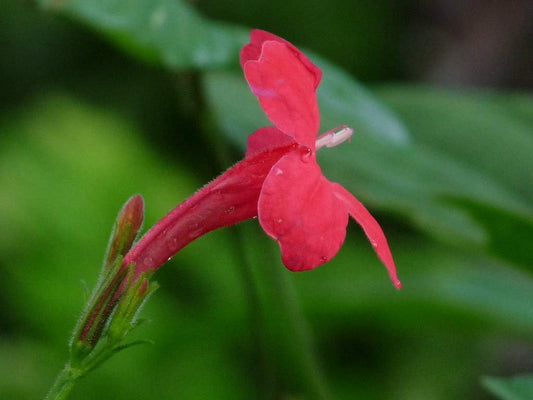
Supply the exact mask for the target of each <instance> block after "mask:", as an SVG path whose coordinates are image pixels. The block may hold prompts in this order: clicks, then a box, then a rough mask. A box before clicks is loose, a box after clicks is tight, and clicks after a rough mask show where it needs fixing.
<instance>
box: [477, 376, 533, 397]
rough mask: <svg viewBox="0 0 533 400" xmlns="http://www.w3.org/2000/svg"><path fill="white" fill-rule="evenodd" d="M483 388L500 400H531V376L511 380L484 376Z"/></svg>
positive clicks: (532, 391)
mask: <svg viewBox="0 0 533 400" xmlns="http://www.w3.org/2000/svg"><path fill="white" fill-rule="evenodd" d="M481 382H482V384H483V386H484V387H485V388H486V389H487V390H488V391H489V392H491V393H492V394H494V395H495V396H496V397H498V398H499V399H501V400H530V399H533V375H521V376H514V377H511V378H496V377H491V376H485V377H483V379H482V380H481Z"/></svg>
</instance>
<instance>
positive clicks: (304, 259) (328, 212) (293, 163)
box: [258, 148, 348, 271]
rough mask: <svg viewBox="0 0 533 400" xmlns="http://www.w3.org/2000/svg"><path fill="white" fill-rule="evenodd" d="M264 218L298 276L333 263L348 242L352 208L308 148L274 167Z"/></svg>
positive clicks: (262, 199) (263, 200)
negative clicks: (339, 196)
mask: <svg viewBox="0 0 533 400" xmlns="http://www.w3.org/2000/svg"><path fill="white" fill-rule="evenodd" d="M258 215H259V222H260V223H261V226H262V227H263V229H264V230H265V232H266V233H267V234H268V235H270V236H271V237H273V238H274V239H276V240H277V241H278V243H279V244H280V247H281V253H282V259H283V263H284V264H285V266H286V267H287V268H289V269H290V270H292V271H302V270H307V269H312V268H315V267H317V266H319V265H321V264H324V263H325V262H327V261H329V260H330V259H331V258H333V256H335V254H337V252H338V251H339V248H340V247H341V245H342V243H343V242H344V238H345V236H346V225H347V223H348V213H347V211H346V208H345V207H344V206H343V204H342V202H341V201H339V199H338V198H337V197H336V196H335V195H334V194H333V191H332V183H331V182H329V181H328V180H327V179H326V178H325V177H324V176H323V175H322V172H321V171H320V167H319V166H318V164H317V163H316V160H315V158H314V155H312V154H310V153H307V152H306V149H305V148H300V149H298V150H295V151H292V152H290V153H288V154H287V155H285V156H284V157H283V158H282V159H281V160H279V161H278V162H277V163H276V164H275V165H274V166H273V167H272V170H271V171H270V173H269V174H268V176H267V178H266V179H265V182H264V184H263V189H262V190H261V195H260V196H259V204H258Z"/></svg>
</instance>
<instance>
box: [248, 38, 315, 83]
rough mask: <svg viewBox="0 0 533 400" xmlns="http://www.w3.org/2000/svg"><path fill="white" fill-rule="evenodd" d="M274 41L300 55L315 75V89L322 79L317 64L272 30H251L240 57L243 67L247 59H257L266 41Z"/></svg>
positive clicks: (301, 59) (297, 55)
mask: <svg viewBox="0 0 533 400" xmlns="http://www.w3.org/2000/svg"><path fill="white" fill-rule="evenodd" d="M269 40H270V41H274V42H279V43H284V44H285V45H287V46H288V47H289V49H290V50H291V51H292V52H293V53H294V55H296V57H298V59H299V60H300V62H301V63H302V64H303V65H304V66H305V67H306V68H307V69H308V70H309V72H311V73H312V74H313V75H314V77H315V89H316V88H317V87H318V85H319V84H320V80H321V79H322V71H321V70H320V68H318V67H317V66H316V65H315V64H313V63H312V62H311V61H310V60H309V59H308V58H307V56H306V55H305V54H304V53H302V52H301V51H300V50H298V48H297V47H296V46H294V45H293V44H292V43H290V42H287V41H286V40H285V39H283V38H280V37H279V36H276V35H274V34H272V33H270V32H266V31H262V30H260V29H253V30H252V31H251V32H250V43H248V44H247V45H246V46H244V47H243V48H242V50H241V54H240V59H241V67H242V68H243V69H244V64H246V62H247V61H250V60H254V61H257V60H258V59H259V57H260V56H261V51H262V49H263V43H264V42H266V41H269Z"/></svg>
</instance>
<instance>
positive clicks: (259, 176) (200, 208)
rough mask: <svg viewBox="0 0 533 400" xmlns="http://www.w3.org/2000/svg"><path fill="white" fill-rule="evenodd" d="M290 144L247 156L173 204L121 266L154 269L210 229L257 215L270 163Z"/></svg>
mask: <svg viewBox="0 0 533 400" xmlns="http://www.w3.org/2000/svg"><path fill="white" fill-rule="evenodd" d="M291 149H293V147H292V146H286V147H279V148H276V149H274V150H271V151H265V152H262V153H259V154H257V155H255V156H253V157H250V158H247V159H245V160H243V161H241V162H239V163H237V164H236V165H234V166H233V167H232V168H230V169H228V170H227V171H226V172H225V173H224V174H222V175H220V176H219V177H218V178H216V179H215V180H214V181H213V182H211V183H210V184H208V185H207V186H204V187H203V188H202V189H200V190H199V191H198V192H196V193H195V194H194V195H192V196H191V197H189V198H188V199H187V200H186V201H184V202H183V203H181V204H180V205H179V206H177V207H176V208H175V209H174V210H172V211H171V212H170V213H169V214H167V215H166V216H165V217H164V218H163V219H162V220H161V221H159V222H158V223H157V224H156V225H155V226H154V227H152V229H150V230H149V231H148V232H147V233H146V234H145V235H144V236H143V237H142V239H141V240H140V241H139V242H138V243H137V244H136V245H135V246H134V247H133V248H132V249H131V251H130V252H129V253H128V254H127V255H126V257H125V258H124V262H123V265H129V264H130V263H132V262H135V274H134V278H137V277H138V276H139V275H140V274H141V273H142V272H144V271H147V270H150V269H157V268H159V267H160V266H161V265H163V264H164V263H165V262H167V261H168V259H169V258H170V257H172V256H173V255H174V254H176V253H177V252H178V251H179V250H180V249H181V248H183V247H184V246H186V245H187V244H189V243H190V242H192V241H193V240H194V239H196V238H198V237H199V236H202V235H204V234H206V233H207V232H210V231H212V230H214V229H217V228H220V227H223V226H229V225H233V224H236V223H238V222H240V221H243V220H245V219H248V218H252V217H254V216H256V215H257V200H258V198H259V193H260V191H261V187H262V185H263V182H264V180H265V177H266V176H267V174H268V172H269V171H270V169H271V168H272V166H273V165H274V164H275V163H276V162H277V161H278V160H279V159H280V158H281V157H282V156H283V155H284V154H286V153H287V152H288V151H290V150H291Z"/></svg>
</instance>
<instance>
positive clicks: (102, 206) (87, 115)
mask: <svg viewBox="0 0 533 400" xmlns="http://www.w3.org/2000/svg"><path fill="white" fill-rule="evenodd" d="M0 131H1V132H2V135H1V136H0V186H1V187H2V191H0V204H2V207H0V225H1V226H2V227H3V229H2V230H1V231H0V253H1V254H2V255H3V257H2V278H3V279H2V281H3V285H4V287H5V288H6V289H5V290H4V291H3V299H5V301H7V304H8V309H7V310H6V313H8V315H13V316H14V318H16V320H15V321H17V322H18V321H20V322H19V324H20V327H18V329H17V330H16V335H17V336H28V337H33V338H38V340H39V341H41V342H42V343H46V346H47V348H48V349H49V350H50V353H53V354H51V355H49V356H48V357H41V358H39V360H35V361H32V362H34V364H35V366H34V367H33V366H32V367H31V368H34V369H35V370H37V371H40V372H39V374H43V373H44V374H45V375H46V374H49V376H48V378H47V379H43V380H42V381H36V380H33V379H29V380H27V381H26V384H27V383H28V382H29V381H31V382H35V384H36V385H39V387H37V388H32V390H33V391H35V390H37V391H40V392H41V394H44V392H45V390H46V386H47V385H49V384H50V382H51V381H52V379H53V374H55V373H56V372H57V371H58V370H59V368H60V367H61V363H62V362H64V359H65V358H66V355H65V353H66V351H67V342H68V339H69V335H70V333H71V329H72V327H73V326H74V324H75V322H76V318H77V316H78V315H79V313H80V311H81V308H82V306H83V301H84V299H83V285H82V284H81V281H83V280H87V281H89V282H90V283H91V285H92V283H94V281H95V280H96V278H97V276H98V272H99V270H100V265H101V263H102V258H103V256H104V253H105V246H106V236H107V234H108V233H109V230H110V229H111V226H112V223H113V220H114V218H115V216H116V213H117V211H118V209H119V208H120V205H121V204H122V203H123V202H124V200H126V199H127V198H128V197H129V196H131V194H133V193H137V192H140V193H142V194H143V196H144V198H145V200H146V225H147V226H148V227H149V226H151V225H152V224H153V223H154V222H155V221H156V220H157V219H159V218H161V217H162V216H163V215H164V214H165V213H166V212H167V211H168V210H170V209H171V208H172V207H174V206H175V205H176V204H178V203H179V202H180V201H181V200H183V199H185V198H186V197H188V196H189V195H190V194H191V193H194V191H195V190H196V189H197V188H198V187H200V186H201V185H202V184H203V182H202V181H200V179H199V177H197V176H196V174H195V173H194V172H190V171H189V170H188V169H187V168H186V167H185V166H182V165H180V163H179V158H175V159H174V160H172V162H171V161H170V160H165V159H162V158H161V156H159V155H158V154H155V153H154V152H153V150H152V149H151V148H150V146H149V145H148V144H147V143H146V142H144V141H143V140H142V138H141V136H140V134H139V132H138V130H137V129H136V128H135V127H134V126H132V125H131V124H130V123H128V122H126V121H125V120H123V119H122V118H119V117H117V116H116V115H115V114H114V113H113V112H111V111H109V110H103V109H100V108H97V107H94V106H91V105H89V104H85V103H82V102H80V101H79V100H77V99H74V98H71V97H68V96H65V95H49V96H44V97H43V98H41V99H39V100H36V101H35V102H33V103H29V104H28V105H27V107H26V108H25V109H23V110H20V111H19V112H17V113H12V114H11V115H9V116H6V115H4V116H2V119H1V120H0ZM227 241H228V239H227V237H226V235H225V234H224V232H223V231H221V232H215V233H213V234H211V235H209V236H207V237H205V238H203V239H202V240H199V241H197V242H195V243H194V244H191V245H190V246H188V247H187V248H186V249H184V250H183V251H181V252H180V254H179V255H178V256H176V257H175V258H174V260H173V261H172V262H170V263H169V264H170V265H166V266H165V267H163V268H162V269H161V270H160V271H158V278H157V279H158V280H160V281H161V282H165V283H164V285H162V286H163V287H162V289H161V290H160V292H159V293H157V296H154V298H153V299H152V301H151V302H149V303H148V304H147V306H146V308H145V311H144V312H143V316H147V317H149V318H150V319H151V320H152V321H154V322H153V323H151V324H144V325H143V327H142V329H140V330H139V332H134V333H133V334H132V335H133V336H135V335H138V336H139V337H140V338H142V339H146V338H150V339H154V340H155V341H156V344H154V346H152V347H150V350H140V349H132V350H130V352H125V353H124V354H121V355H120V356H119V357H116V360H114V359H112V360H110V362H109V365H106V366H105V368H103V369H102V371H96V374H95V376H93V377H91V378H90V379H88V380H85V381H83V384H82V385H80V386H82V387H85V388H88V387H90V389H86V390H85V391H84V390H83V389H78V388H76V389H75V391H76V396H77V397H78V398H80V399H82V398H87V399H90V398H95V397H98V396H101V397H103V398H107V397H108V396H109V395H110V393H113V394H117V396H129V397H130V398H132V397H141V398H150V397H152V396H155V397H158V398H168V397H174V396H175V395H179V394H180V393H181V394H183V396H180V397H184V398H200V397H204V398H205V397H207V398H216V396H217V394H222V395H223V397H224V396H225V397H226V398H243V399H244V398H251V397H254V396H253V395H252V394H251V393H250V391H251V390H252V389H251V386H250V385H248V384H244V383H242V382H241V381H243V379H242V377H241V376H240V374H241V372H242V373H245V371H241V369H239V366H238V365H237V366H234V368H230V371H226V372H224V373H221V372H220V371H223V370H226V369H227V368H228V365H231V364H232V363H236V361H235V360H234V359H235V356H234V354H233V353H232V352H231V351H229V350H227V346H228V344H232V343H233V341H235V342H237V341H238V340H237V339H236V337H239V335H242V332H241V329H240V327H241V326H242V323H243V322H242V321H243V319H244V314H245V310H246V302H245V300H244V295H243V291H242V285H241V281H240V277H239V273H238V271H236V269H235V268H231V266H232V265H234V261H233V259H232V255H231V251H230V250H228V248H231V246H228V244H227ZM172 264H174V265H172ZM176 264H179V268H176V267H177V265H176ZM152 304H154V305H153V306H152ZM230 327H231V329H230ZM191 338H195V339H194V341H191ZM193 342H194V343H193ZM2 343H3V342H2V341H0V346H1V345H2ZM52 349H53V350H52ZM169 349H173V351H172V352H169ZM206 349H208V350H206ZM17 351H18V350H17ZM21 351H22V350H21ZM206 351H208V352H209V354H207V353H204V352H206ZM200 352H202V354H201V355H199V353H200ZM130 353H131V354H130ZM25 354H26V353H24V352H23V351H22V353H21V354H20V357H21V359H23V358H24V357H26V356H25ZM138 357H141V359H142V358H143V357H144V358H145V359H144V362H146V363H147V365H149V367H143V368H140V369H138V370H135V371H133V370H132V369H131V368H128V371H129V372H128V374H124V368H126V366H127V365H138V363H139V359H138ZM161 359H164V360H166V361H165V363H162V362H161ZM128 363H129V364H128ZM32 365H33V364H32ZM173 367H174V368H173ZM132 379H135V380H137V381H139V382H143V383H144V386H143V389H141V388H139V386H138V385H131V380H132ZM161 379H165V380H167V381H168V382H173V383H172V384H165V385H163V384H159V383H158V382H161V381H160V380H161ZM200 381H202V382H206V381H208V382H209V385H201V384H198V385H194V384H191V385H184V384H180V383H179V382H200ZM228 382H233V384H232V385H228V384H227V383H228ZM239 382H241V383H239ZM8 383H9V382H7V381H6V382H4V381H3V380H0V393H18V392H20V393H23V392H24V391H23V390H22V389H20V388H18V389H17V388H16V387H14V386H16V385H10V386H9V385H8ZM32 393H34V392H32ZM189 395H190V396H189ZM0 397H1V396H0ZM8 397H11V396H8ZM35 397H36V396H28V397H26V398H35ZM37 397H38V396H37Z"/></svg>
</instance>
